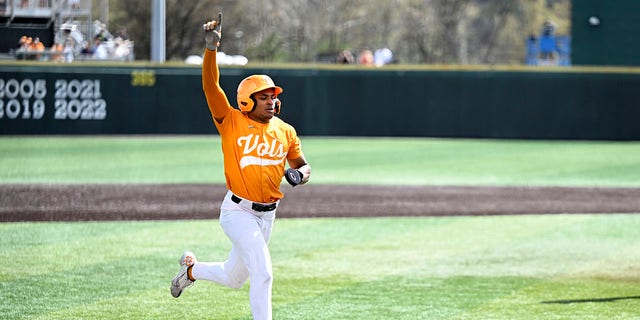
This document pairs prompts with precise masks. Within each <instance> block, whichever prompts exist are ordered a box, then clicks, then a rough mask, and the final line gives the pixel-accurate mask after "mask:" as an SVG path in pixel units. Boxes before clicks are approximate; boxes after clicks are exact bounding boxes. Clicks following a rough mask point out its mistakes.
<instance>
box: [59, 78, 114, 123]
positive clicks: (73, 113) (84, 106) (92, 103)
mask: <svg viewBox="0 0 640 320" xmlns="http://www.w3.org/2000/svg"><path fill="white" fill-rule="evenodd" d="M54 98H55V102H54V108H55V114H54V118H55V119H70V120H76V119H82V120H102V119H105V118H106V116H107V102H106V101H104V99H102V93H101V92H100V80H75V79H74V80H70V81H67V80H63V79H59V80H56V82H55V92H54Z"/></svg>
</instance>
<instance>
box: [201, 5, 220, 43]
mask: <svg viewBox="0 0 640 320" xmlns="http://www.w3.org/2000/svg"><path fill="white" fill-rule="evenodd" d="M202 29H204V33H205V35H204V41H205V43H206V47H207V49H209V50H214V51H215V50H218V47H219V46H220V39H222V12H220V13H218V20H217V21H216V20H211V21H209V22H207V23H205V24H203V25H202Z"/></svg>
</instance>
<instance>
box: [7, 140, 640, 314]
mask: <svg viewBox="0 0 640 320" xmlns="http://www.w3.org/2000/svg"><path fill="white" fill-rule="evenodd" d="M303 145H304V149H305V153H306V155H307V158H308V160H309V161H310V162H311V164H312V166H313V169H314V172H313V178H312V179H313V183H342V184H346V183H359V184H371V183H378V184H402V183H407V184H414V185H420V184H425V185H426V184H434V185H437V184H447V185H450V184H456V185H460V184H462V185H561V186H594V185H597V186H630V187H638V186H639V185H640V166H639V165H638V164H639V163H640V143H636V142H625V143H621V142H566V141H559V142H547V141H493V140H448V139H364V138H359V139H327V138H306V139H303ZM221 158H222V157H221V155H220V146H219V141H218V140H217V139H215V138H212V137H154V138H146V137H128V138H113V137H109V138H107V137H104V138H88V137H85V138H65V137H32V138H21V137H3V138H0V168H2V170H0V183H222V166H221V165H222V163H221ZM638 230H640V215H636V214H607V215H604V214H603V215H597V214H596V215H525V216H492V217H491V216H490V217H438V218H436V217H412V218H406V217H405V218H358V219H353V218H341V219H279V220H277V221H276V225H275V228H274V232H273V236H272V241H271V251H272V256H273V263H274V273H275V281H274V292H273V304H274V319H640V233H639V232H638ZM0 243H1V245H0V318H2V319H118V320H130V319H177V318H194V319H250V311H249V307H248V286H245V287H244V288H242V289H240V290H231V289H227V288H222V287H218V286H216V285H213V284H210V283H205V282H198V283H196V284H195V286H194V287H192V288H191V289H189V290H187V291H186V292H185V293H184V294H183V295H182V296H181V297H180V298H179V299H174V298H172V297H171V295H170V294H169V281H170V279H171V278H172V277H173V275H174V274H175V272H176V271H177V259H178V258H179V256H180V254H181V252H182V251H183V250H184V249H191V250H193V251H194V252H196V254H198V257H199V259H200V260H221V259H224V257H225V256H226V254H227V252H228V250H229V248H230V244H229V243H228V240H227V239H226V237H225V236H224V234H223V233H222V231H221V229H220V227H219V226H218V224H217V221H213V220H185V221H141V222H99V223H98V222H75V223H3V224H0Z"/></svg>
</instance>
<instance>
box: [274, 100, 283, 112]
mask: <svg viewBox="0 0 640 320" xmlns="http://www.w3.org/2000/svg"><path fill="white" fill-rule="evenodd" d="M273 103H274V104H275V111H276V114H280V105H282V103H281V102H280V99H278V98H276V99H275V101H274V102H273Z"/></svg>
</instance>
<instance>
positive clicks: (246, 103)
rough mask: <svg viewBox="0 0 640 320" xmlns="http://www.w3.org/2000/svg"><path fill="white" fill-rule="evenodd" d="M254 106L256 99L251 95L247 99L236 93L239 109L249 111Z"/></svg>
mask: <svg viewBox="0 0 640 320" xmlns="http://www.w3.org/2000/svg"><path fill="white" fill-rule="evenodd" d="M255 106H256V100H255V99H254V98H253V96H249V99H243V97H240V95H238V107H239V108H240V111H242V112H251V110H253V108H254V107H255Z"/></svg>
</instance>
